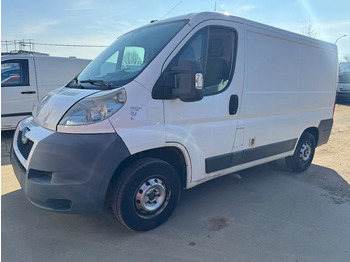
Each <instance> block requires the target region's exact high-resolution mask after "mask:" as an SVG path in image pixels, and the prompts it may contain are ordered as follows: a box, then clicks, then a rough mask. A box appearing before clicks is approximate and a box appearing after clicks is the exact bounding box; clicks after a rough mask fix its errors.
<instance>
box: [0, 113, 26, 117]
mask: <svg viewBox="0 0 350 262" xmlns="http://www.w3.org/2000/svg"><path fill="white" fill-rule="evenodd" d="M31 115H32V112H23V113H13V114H3V115H1V117H15V116H31Z"/></svg>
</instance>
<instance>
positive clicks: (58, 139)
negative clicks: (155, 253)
mask: <svg viewBox="0 0 350 262" xmlns="http://www.w3.org/2000/svg"><path fill="white" fill-rule="evenodd" d="M25 128H29V130H30V131H28V132H27V133H26V135H25V136H26V138H27V141H26V143H23V142H22V131H23V130H24V129H25ZM24 140H25V139H24ZM24 140H23V141H24ZM129 155H130V153H129V151H128V149H127V148H126V146H125V144H124V143H123V141H122V140H121V138H120V137H119V136H118V135H117V134H115V133H114V134H66V133H57V132H53V131H50V130H47V129H44V128H43V127H41V126H39V125H37V124H36V123H35V122H34V121H33V119H32V118H29V119H26V120H24V121H22V122H20V124H19V125H18V127H17V129H16V131H15V135H14V139H13V146H12V150H11V164H12V165H13V169H14V171H15V174H16V177H17V179H18V181H19V183H20V184H21V187H22V189H23V190H24V193H25V195H26V197H27V198H28V199H29V200H30V202H32V203H33V204H34V205H36V206H39V207H41V208H44V209H47V210H51V211H56V212H64V213H92V212H98V211H101V210H102V208H103V204H104V199H105V196H106V192H107V188H108V185H109V182H110V180H111V178H112V176H113V174H114V172H115V170H116V169H117V167H118V165H119V164H120V163H121V162H122V161H123V160H124V159H125V158H127V157H128V156H129Z"/></svg>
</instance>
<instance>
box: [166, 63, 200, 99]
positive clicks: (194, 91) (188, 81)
mask: <svg viewBox="0 0 350 262" xmlns="http://www.w3.org/2000/svg"><path fill="white" fill-rule="evenodd" d="M171 72H172V73H173V74H175V77H176V82H177V84H176V88H174V89H173V90H172V94H173V96H175V97H178V98H180V100H181V101H183V102H194V101H199V100H202V99H203V96H204V90H203V89H202V88H201V87H200V88H198V87H197V88H196V86H197V83H196V77H197V75H198V74H201V73H202V72H203V69H202V66H201V64H200V63H199V62H197V61H194V60H184V61H182V62H181V63H180V65H179V66H178V67H175V68H172V69H171Z"/></svg>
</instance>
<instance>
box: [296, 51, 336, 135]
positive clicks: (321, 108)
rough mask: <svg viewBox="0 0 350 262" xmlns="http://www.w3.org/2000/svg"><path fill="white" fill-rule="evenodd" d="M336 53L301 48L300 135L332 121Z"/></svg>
mask: <svg viewBox="0 0 350 262" xmlns="http://www.w3.org/2000/svg"><path fill="white" fill-rule="evenodd" d="M337 57H338V55H337V52H336V50H334V49H329V48H317V47H313V46H308V45H303V46H302V64H301V90H300V104H299V110H300V112H301V113H302V114H303V115H302V117H300V124H299V128H298V129H299V130H298V131H299V133H301V132H303V130H305V129H306V128H308V127H310V125H312V124H313V125H314V126H315V127H317V126H318V125H319V123H320V121H321V120H325V119H330V118H332V117H333V108H334V102H335V95H336V89H337Z"/></svg>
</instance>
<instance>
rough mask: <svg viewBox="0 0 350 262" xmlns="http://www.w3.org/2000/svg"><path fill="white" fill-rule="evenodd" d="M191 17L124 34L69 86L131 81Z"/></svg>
mask: <svg viewBox="0 0 350 262" xmlns="http://www.w3.org/2000/svg"><path fill="white" fill-rule="evenodd" d="M187 21H188V20H180V21H174V22H168V23H162V24H155V25H150V26H147V27H143V28H139V29H136V30H134V31H131V32H129V33H127V34H125V35H122V36H121V37H119V38H118V39H117V40H116V41H115V42H114V43H113V44H112V45H111V46H109V47H108V48H107V49H106V50H105V51H103V52H102V53H101V54H100V55H99V56H98V57H97V58H95V60H94V61H92V62H91V63H90V64H89V65H88V66H87V67H86V68H85V69H84V70H83V71H82V72H81V73H80V75H79V76H78V78H77V79H75V80H73V81H72V82H71V83H69V84H68V85H67V87H72V88H74V87H78V86H80V87H81V88H94V89H102V88H104V89H105V87H106V86H108V87H109V88H116V87H120V86H123V85H125V84H127V83H129V82H130V81H132V80H133V79H134V78H135V77H137V76H138V75H139V74H140V73H141V71H142V70H143V69H144V68H145V67H146V66H147V65H148V64H149V63H150V62H151V61H152V60H153V59H154V58H155V57H156V56H157V55H158V54H159V52H160V51H161V50H162V49H163V48H164V47H165V46H166V45H167V44H168V42H169V41H170V40H171V39H172V38H173V37H174V36H175V35H176V34H177V33H178V32H179V31H180V30H181V29H182V28H183V26H184V25H185V24H186V23H187ZM97 83H99V84H97ZM101 83H103V85H101Z"/></svg>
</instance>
